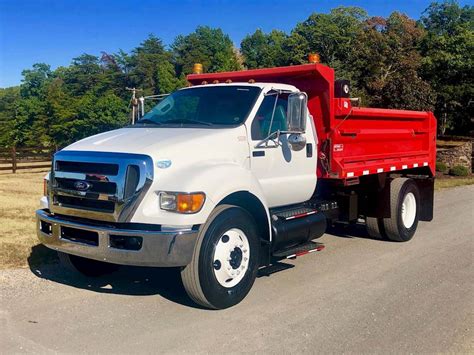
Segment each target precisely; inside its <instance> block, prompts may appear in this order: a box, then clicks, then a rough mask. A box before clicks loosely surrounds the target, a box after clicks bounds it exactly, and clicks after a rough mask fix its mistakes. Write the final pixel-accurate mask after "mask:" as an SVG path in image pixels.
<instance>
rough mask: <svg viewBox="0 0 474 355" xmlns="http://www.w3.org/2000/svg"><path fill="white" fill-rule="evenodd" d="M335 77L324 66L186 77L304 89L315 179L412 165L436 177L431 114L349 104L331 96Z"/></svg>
mask: <svg viewBox="0 0 474 355" xmlns="http://www.w3.org/2000/svg"><path fill="white" fill-rule="evenodd" d="M334 80H335V78H334V70H333V69H331V68H329V67H327V66H325V65H322V64H305V65H295V66H290V67H280V68H270V69H255V70H245V71H238V72H224V73H212V74H193V75H189V76H188V81H189V82H190V83H191V84H193V85H201V84H203V82H204V83H213V82H215V81H218V82H220V83H223V82H226V81H232V82H234V83H235V82H248V81H255V82H271V83H283V84H290V85H294V86H296V87H297V88H298V89H299V90H301V91H305V92H306V93H307V94H308V107H309V111H310V113H311V115H312V116H313V119H314V122H315V126H316V130H317V134H318V140H319V142H318V147H319V150H318V151H319V161H318V171H317V174H318V177H323V178H334V179H347V178H349V179H350V178H354V177H358V176H362V175H369V174H377V173H382V172H390V171H402V170H407V169H413V168H424V169H426V170H429V171H430V172H431V174H432V175H434V173H435V161H436V119H435V117H434V115H433V113H431V112H420V111H405V110H388V109H378V108H362V107H353V106H352V104H351V101H350V100H349V99H345V98H335V97H334Z"/></svg>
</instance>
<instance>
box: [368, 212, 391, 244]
mask: <svg viewBox="0 0 474 355" xmlns="http://www.w3.org/2000/svg"><path fill="white" fill-rule="evenodd" d="M365 225H366V227H367V233H369V235H370V236H371V237H372V238H374V239H386V238H387V236H386V234H385V229H384V226H383V219H382V218H376V217H366V219H365Z"/></svg>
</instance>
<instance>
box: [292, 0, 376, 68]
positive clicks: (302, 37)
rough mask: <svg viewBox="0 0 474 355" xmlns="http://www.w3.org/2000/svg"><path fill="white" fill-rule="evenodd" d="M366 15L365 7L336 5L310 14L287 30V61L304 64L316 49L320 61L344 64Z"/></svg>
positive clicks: (332, 64) (338, 65)
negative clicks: (289, 54) (288, 31)
mask: <svg viewBox="0 0 474 355" xmlns="http://www.w3.org/2000/svg"><path fill="white" fill-rule="evenodd" d="M366 18H367V13H366V12H365V10H363V9H361V8H358V7H337V8H335V9H333V10H331V12H330V13H329V14H321V13H313V14H311V15H310V16H309V18H308V19H307V20H306V21H304V22H300V23H298V24H297V25H296V27H295V28H294V29H293V31H292V32H291V35H290V37H289V40H288V51H289V52H290V53H291V59H290V62H291V63H293V64H300V63H307V57H308V54H309V53H312V52H316V53H318V54H319V55H320V56H321V61H322V62H323V63H326V64H328V65H329V66H332V67H335V68H336V69H337V67H341V63H346V62H347V60H348V58H349V57H350V56H351V54H352V48H353V46H354V42H355V41H356V38H357V35H358V34H359V33H360V32H361V30H362V22H363V21H364V20H365V19H366Z"/></svg>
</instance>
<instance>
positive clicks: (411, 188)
mask: <svg viewBox="0 0 474 355" xmlns="http://www.w3.org/2000/svg"><path fill="white" fill-rule="evenodd" d="M419 204H420V192H419V190H418V186H417V185H416V183H415V182H414V181H413V180H412V179H408V178H396V179H394V180H392V182H391V184H390V218H384V219H383V225H384V228H385V232H386V234H387V238H388V239H389V240H392V241H395V242H406V241H408V240H410V239H411V238H413V235H414V234H415V232H416V228H417V227H418V219H419V210H420V208H419Z"/></svg>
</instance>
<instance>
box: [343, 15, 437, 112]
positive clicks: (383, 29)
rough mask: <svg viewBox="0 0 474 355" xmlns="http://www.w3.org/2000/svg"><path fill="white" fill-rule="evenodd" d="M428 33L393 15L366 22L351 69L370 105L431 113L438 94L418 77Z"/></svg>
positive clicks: (358, 40) (403, 18)
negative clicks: (435, 95) (424, 39)
mask: <svg viewBox="0 0 474 355" xmlns="http://www.w3.org/2000/svg"><path fill="white" fill-rule="evenodd" d="M424 34H425V33H424V30H423V29H422V28H420V27H419V26H417V24H416V22H415V21H413V20H411V19H409V18H408V17H407V16H406V15H403V14H400V13H398V12H394V13H392V14H391V15H390V16H389V17H388V18H387V19H384V18H381V17H373V18H370V19H368V20H367V21H366V22H365V26H364V29H363V31H362V32H360V33H359V35H358V37H357V42H356V44H355V45H354V49H355V53H356V55H355V56H354V57H353V60H352V63H351V66H352V67H353V68H355V71H354V73H355V74H354V76H355V78H356V81H357V83H358V85H359V86H360V87H361V88H362V89H363V90H364V91H365V92H366V93H367V98H368V100H369V104H370V105H372V106H378V107H389V108H401V109H416V110H422V109H431V108H432V105H433V102H434V93H433V91H432V89H431V87H430V85H429V84H428V83H427V82H426V81H424V80H423V79H422V78H420V76H419V75H418V71H419V69H420V65H421V57H420V54H419V52H418V47H419V45H420V43H421V41H422V39H423V37H424Z"/></svg>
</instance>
